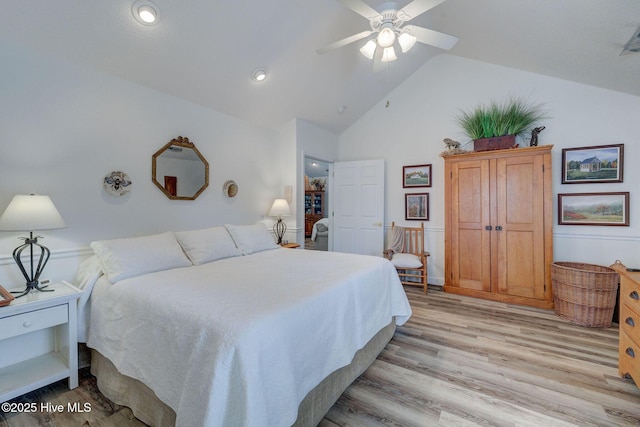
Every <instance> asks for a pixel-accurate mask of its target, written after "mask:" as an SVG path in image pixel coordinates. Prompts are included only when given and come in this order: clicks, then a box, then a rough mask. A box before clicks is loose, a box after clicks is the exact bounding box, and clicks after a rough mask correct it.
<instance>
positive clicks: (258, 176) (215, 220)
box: [0, 44, 288, 287]
mask: <svg viewBox="0 0 640 427" xmlns="http://www.w3.org/2000/svg"><path fill="white" fill-rule="evenodd" d="M0 56H1V57H2V58H3V60H2V63H3V65H2V78H1V79H0V94H1V95H0V212H1V211H3V210H4V208H5V207H6V206H7V204H8V203H9V201H10V200H11V198H12V197H13V195H14V194H27V193H38V194H48V195H50V196H51V198H52V199H53V201H54V203H55V204H56V206H57V207H58V210H59V211H60V213H61V214H62V216H63V218H64V219H65V221H66V223H67V228H65V229H61V230H49V231H43V232H40V233H39V234H42V235H44V236H45V239H43V240H42V241H41V243H43V244H44V245H46V246H48V247H49V248H50V249H51V251H52V259H51V260H50V262H49V265H48V266H47V269H46V272H45V276H47V277H51V278H54V279H67V280H68V279H72V278H73V275H74V273H75V270H76V268H77V264H78V262H79V260H80V259H82V258H84V257H86V256H87V255H88V254H89V253H90V251H88V250H87V247H88V245H89V243H90V242H91V241H93V240H98V239H108V238H116V237H126V236H138V235H144V234H149V233H156V232H160V231H165V230H184V229H195V228H201V227H206V226H211V225H218V224H224V223H235V224H241V223H246V224H249V223H253V222H256V221H258V220H261V219H262V217H263V215H266V213H267V212H268V209H269V208H270V206H271V203H272V202H273V199H274V198H276V197H281V196H282V191H283V190H282V188H283V186H284V185H285V183H286V182H285V181H284V180H283V177H282V169H283V168H282V165H281V164H280V163H279V162H280V159H279V158H278V150H279V148H278V144H279V141H278V135H277V134H276V133H275V132H273V131H271V130H267V129H264V128H260V127H256V126H253V125H249V124H247V123H246V122H243V121H240V120H238V119H235V118H233V117H229V116H226V115H223V114H220V113H217V112H214V111H212V110H209V109H206V108H203V107H201V106H198V105H194V104H191V103H188V102H185V101H183V100H180V99H178V98H174V97H171V96H168V95H166V94H162V93H159V92H157V91H154V90H151V89H148V88H145V87H142V86H139V85H136V84H132V83H130V82H127V81H124V80H121V79H118V78H114V77H111V76H109V75H106V74H102V73H98V72H95V71H93V70H91V69H87V68H82V67H78V66H75V65H72V64H69V63H67V62H65V61H63V60H60V59H57V58H55V57H50V56H47V55H42V54H36V53H33V52H30V51H26V50H24V49H18V48H15V47H12V46H7V45H3V44H0ZM179 135H181V136H185V137H188V138H189V139H190V140H191V141H192V142H194V143H195V144H196V147H197V148H198V150H199V151H200V152H201V153H202V155H203V156H204V157H205V158H206V159H207V160H208V161H209V165H210V181H209V187H208V188H207V189H206V190H205V191H204V192H203V193H202V194H201V195H200V197H199V198H198V199H197V200H195V201H180V200H169V199H168V198H167V197H165V196H164V194H163V193H162V192H161V191H160V190H159V189H158V188H157V187H155V185H153V183H152V181H151V156H152V154H153V153H154V152H155V151H156V150H158V149H159V148H161V147H162V146H163V145H164V144H166V143H167V142H169V141H170V140H171V139H172V138H175V137H177V136H179ZM113 170H120V171H124V172H125V173H127V174H128V175H129V177H130V178H131V180H132V181H133V187H132V190H131V192H130V193H129V194H127V195H126V196H123V197H113V196H110V195H109V194H107V193H106V192H105V191H104V190H103V189H102V180H103V178H104V176H105V175H106V174H107V173H109V172H111V171H113ZM228 179H233V180H235V181H236V182H237V183H238V186H239V192H238V195H237V196H236V197H235V198H233V199H229V198H226V197H225V196H223V194H222V186H223V184H224V182H225V181H226V180H228ZM287 182H288V181H287ZM23 235H25V233H21V232H0V284H2V285H4V286H5V287H12V286H16V285H18V286H20V285H21V284H22V283H23V280H22V277H21V275H20V273H19V271H18V268H17V267H16V265H15V264H14V262H13V260H12V259H11V256H10V254H11V251H12V250H13V249H14V248H15V247H16V246H18V245H19V244H20V241H19V240H18V239H17V237H18V236H23ZM78 255H79V256H78Z"/></svg>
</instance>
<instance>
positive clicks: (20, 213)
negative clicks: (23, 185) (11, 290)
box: [0, 194, 67, 298]
mask: <svg viewBox="0 0 640 427" xmlns="http://www.w3.org/2000/svg"><path fill="white" fill-rule="evenodd" d="M66 226H67V225H66V224H65V223H64V220H63V219H62V216H60V213H59V212H58V210H57V209H56V207H55V205H54V204H53V202H52V201H51V198H50V197H49V196H39V195H35V194H29V195H20V194H18V195H15V196H13V199H11V202H10V203H9V206H7V208H6V209H5V211H4V213H3V214H2V216H0V230H1V231H28V232H29V237H19V239H21V240H24V244H22V245H20V246H18V247H17V248H16V249H15V250H14V251H13V259H14V261H15V262H16V264H18V267H19V268H20V271H21V272H22V275H23V276H24V278H25V279H26V281H27V287H26V289H25V290H24V291H23V292H22V293H20V292H16V293H20V295H18V296H17V297H16V298H20V297H21V296H24V295H26V294H28V293H29V292H31V290H33V289H37V290H39V291H43V292H45V291H46V292H53V290H50V289H43V288H44V287H45V286H43V287H40V286H39V281H38V279H39V278H40V275H41V274H42V271H43V270H44V267H45V265H47V261H49V255H50V251H49V249H48V248H46V247H45V246H42V245H41V244H39V243H38V238H43V237H42V236H34V235H33V232H34V231H36V230H52V229H54V228H64V227H66ZM34 246H37V247H38V248H40V258H39V260H38V263H37V266H35V268H34V264H35V262H34V261H35V260H34V254H33V251H34ZM26 248H29V253H30V255H31V264H30V266H31V268H30V272H27V269H26V268H25V266H24V265H23V263H22V258H21V255H22V251H24V250H25V249H26Z"/></svg>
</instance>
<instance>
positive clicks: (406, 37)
mask: <svg viewBox="0 0 640 427" xmlns="http://www.w3.org/2000/svg"><path fill="white" fill-rule="evenodd" d="M417 40H418V39H417V38H416V37H415V36H412V35H411V34H409V33H407V32H403V33H402V34H400V37H398V43H399V44H400V49H402V53H406V52H409V50H410V49H411V48H412V47H413V45H414V44H416V41H417Z"/></svg>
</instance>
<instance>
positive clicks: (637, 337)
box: [615, 265, 640, 385]
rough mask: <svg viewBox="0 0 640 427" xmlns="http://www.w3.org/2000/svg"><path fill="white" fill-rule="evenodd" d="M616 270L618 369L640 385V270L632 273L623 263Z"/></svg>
mask: <svg viewBox="0 0 640 427" xmlns="http://www.w3.org/2000/svg"><path fill="white" fill-rule="evenodd" d="M615 270H616V271H617V272H618V273H619V274H620V348H619V354H618V370H619V372H620V375H621V376H624V375H625V374H629V375H630V376H631V378H633V381H634V382H635V383H636V385H640V272H638V273H631V272H629V271H627V270H626V268H624V267H623V266H621V265H619V266H616V267H615Z"/></svg>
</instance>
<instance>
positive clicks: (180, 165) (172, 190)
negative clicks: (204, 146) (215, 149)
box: [151, 136, 209, 200]
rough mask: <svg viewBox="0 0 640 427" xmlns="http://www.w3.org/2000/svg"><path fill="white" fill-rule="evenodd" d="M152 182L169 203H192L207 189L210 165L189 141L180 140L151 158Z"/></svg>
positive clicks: (187, 139) (166, 146)
mask: <svg viewBox="0 0 640 427" xmlns="http://www.w3.org/2000/svg"><path fill="white" fill-rule="evenodd" d="M151 179H152V180H153V183H154V184H155V185H156V186H157V187H158V188H159V189H160V190H161V191H162V192H163V193H164V194H165V196H167V197H168V198H170V199H172V200H195V199H196V198H197V197H198V196H199V195H200V194H201V193H202V192H203V191H204V189H205V188H207V186H208V185H209V163H208V162H207V159H205V158H204V156H203V155H202V154H200V152H199V151H198V149H197V148H196V146H195V145H194V144H193V142H190V141H189V138H184V137H182V136H179V137H177V138H174V139H172V140H171V141H169V142H168V143H167V144H165V145H164V147H162V148H161V149H159V150H158V151H156V152H155V154H154V155H153V157H152V165H151Z"/></svg>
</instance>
